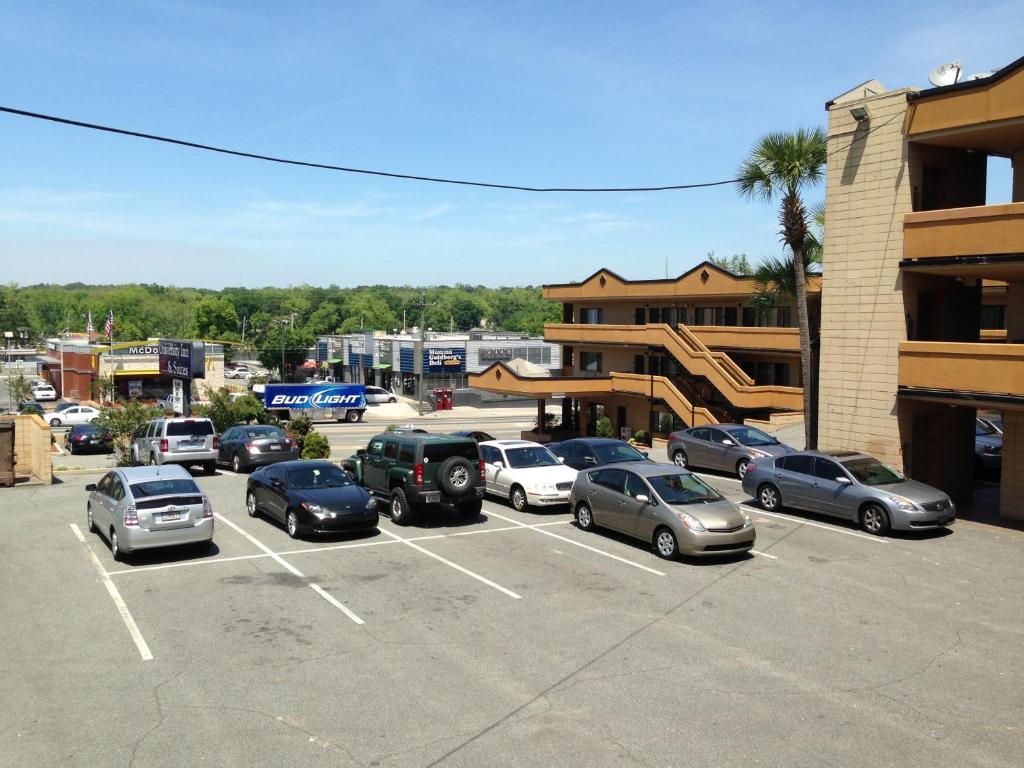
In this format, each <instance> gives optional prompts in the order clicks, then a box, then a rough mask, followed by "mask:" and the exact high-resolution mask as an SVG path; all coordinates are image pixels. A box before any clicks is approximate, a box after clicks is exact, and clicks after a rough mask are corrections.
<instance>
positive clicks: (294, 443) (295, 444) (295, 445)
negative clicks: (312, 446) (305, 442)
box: [288, 437, 299, 448]
mask: <svg viewBox="0 0 1024 768" xmlns="http://www.w3.org/2000/svg"><path fill="white" fill-rule="evenodd" d="M288 442H289V443H291V444H292V448H298V447H299V444H298V443H297V442H295V438H294V437H289V438H288Z"/></svg>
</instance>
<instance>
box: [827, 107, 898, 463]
mask: <svg viewBox="0 0 1024 768" xmlns="http://www.w3.org/2000/svg"><path fill="white" fill-rule="evenodd" d="M906 93H907V92H906V90H900V91H893V92H889V93H886V94H883V95H881V96H875V97H872V98H870V99H867V100H865V101H863V102H845V103H842V104H835V105H833V106H832V108H831V109H830V110H829V118H828V123H829V126H828V135H829V160H828V171H827V178H826V193H825V203H826V211H825V220H826V228H825V253H824V270H823V272H824V278H823V284H822V309H821V366H820V371H821V373H820V394H819V414H820V420H819V431H818V434H819V438H818V443H819V445H820V446H821V447H822V448H853V449H857V450H864V451H868V452H870V453H872V454H874V455H876V456H878V457H879V458H881V459H883V460H885V461H888V462H890V463H892V464H894V465H895V466H898V467H902V465H903V457H902V452H901V448H900V431H899V424H898V421H897V417H896V390H897V386H898V374H899V356H898V351H899V343H900V341H902V340H904V339H905V336H906V327H905V319H904V305H903V296H902V288H901V284H902V279H901V275H900V271H899V266H898V265H899V261H900V259H901V257H902V253H903V216H904V214H905V213H907V212H909V211H910V210H911V192H910V182H909V178H908V177H907V173H906V169H907V148H906V143H905V141H904V139H903V118H902V116H903V115H904V114H905V112H906V109H907V100H906ZM857 103H864V104H866V105H867V106H868V109H869V111H870V115H871V120H870V125H869V126H867V127H861V128H859V129H858V127H857V122H856V121H855V120H854V119H853V117H852V116H851V115H850V108H851V107H852V106H854V105H855V104H857ZM868 130H871V131H872V132H871V133H870V134H868V135H866V137H865V134H866V133H867V131H868Z"/></svg>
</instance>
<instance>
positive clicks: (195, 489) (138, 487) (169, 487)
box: [132, 478, 201, 499]
mask: <svg viewBox="0 0 1024 768" xmlns="http://www.w3.org/2000/svg"><path fill="white" fill-rule="evenodd" d="M180 493H201V491H200V490H199V486H198V485H196V484H195V481H193V480H190V479H188V478H178V479H175V480H147V481H146V482H143V483H132V496H134V497H135V498H136V499H144V498H146V497H147V496H173V495H176V494H180Z"/></svg>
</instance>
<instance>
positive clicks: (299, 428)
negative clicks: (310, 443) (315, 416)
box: [288, 416, 313, 435]
mask: <svg viewBox="0 0 1024 768" xmlns="http://www.w3.org/2000/svg"><path fill="white" fill-rule="evenodd" d="M288 431H289V432H293V433H295V434H296V435H308V434H309V433H310V432H312V431H313V422H312V421H310V420H309V417H308V416H296V417H295V418H294V419H292V420H291V421H289V422H288Z"/></svg>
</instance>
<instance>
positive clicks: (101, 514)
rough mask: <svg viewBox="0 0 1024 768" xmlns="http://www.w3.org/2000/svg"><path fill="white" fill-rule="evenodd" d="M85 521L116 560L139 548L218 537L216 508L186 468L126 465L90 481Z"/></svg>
mask: <svg viewBox="0 0 1024 768" xmlns="http://www.w3.org/2000/svg"><path fill="white" fill-rule="evenodd" d="M85 490H87V491H88V492H89V499H88V501H87V502H86V524H87V525H88V527H89V531H90V532H99V533H100V535H102V536H104V537H105V538H106V539H107V541H109V542H110V552H111V554H112V555H113V556H114V559H115V560H122V559H123V558H124V556H125V555H127V554H130V553H132V552H135V551H137V550H140V549H153V548H155V547H170V546H177V545H180V544H203V543H205V544H210V543H212V542H213V507H212V506H211V505H210V500H209V499H208V498H207V496H206V494H204V493H203V492H202V491H201V490H200V489H199V486H197V485H196V481H195V480H193V479H192V476H191V475H190V474H189V473H188V470H186V469H185V468H184V467H180V466H178V465H176V464H168V465H165V466H162V467H124V468H119V469H115V470H113V471H111V472H108V473H107V474H106V475H104V476H103V479H102V480H100V481H99V482H98V483H95V484H92V483H90V484H89V485H87V486H85Z"/></svg>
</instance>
